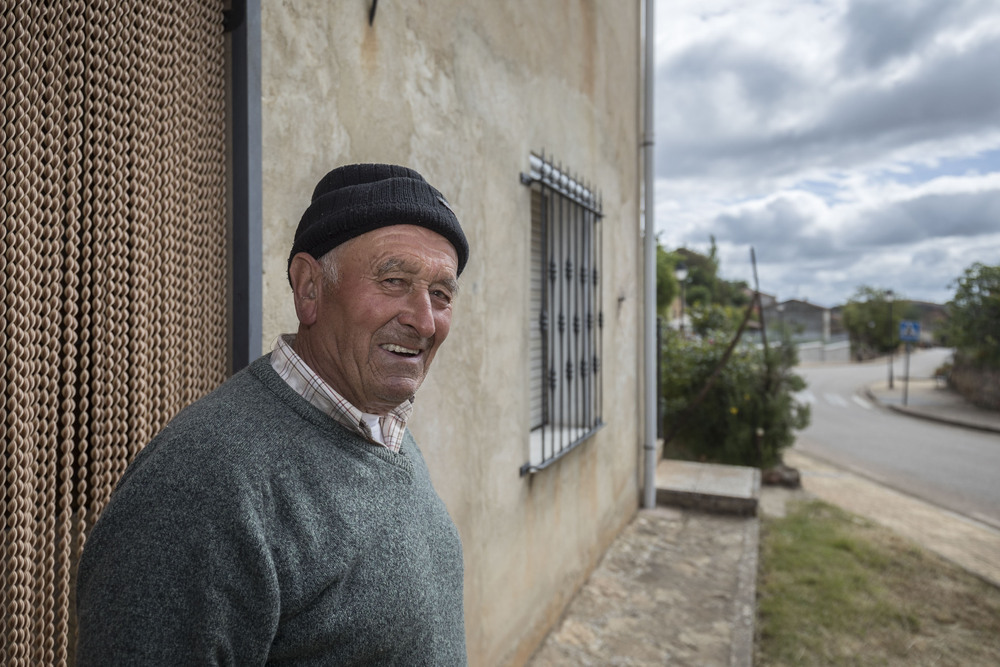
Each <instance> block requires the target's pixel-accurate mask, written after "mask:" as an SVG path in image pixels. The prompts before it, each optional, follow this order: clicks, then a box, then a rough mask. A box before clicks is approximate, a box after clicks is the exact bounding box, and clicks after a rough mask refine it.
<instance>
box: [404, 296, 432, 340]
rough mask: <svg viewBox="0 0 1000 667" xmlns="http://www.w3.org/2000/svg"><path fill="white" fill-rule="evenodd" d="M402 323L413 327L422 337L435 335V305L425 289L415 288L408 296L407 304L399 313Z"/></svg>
mask: <svg viewBox="0 0 1000 667" xmlns="http://www.w3.org/2000/svg"><path fill="white" fill-rule="evenodd" d="M399 322H400V324H404V325H406V326H408V327H413V329H414V330H415V331H416V332H417V334H418V335H420V337H422V338H430V337H431V336H433V335H434V329H435V323H434V307H433V305H432V304H431V295H430V294H429V293H428V292H426V291H423V290H413V291H412V292H410V294H409V295H408V296H407V299H406V306H405V308H404V309H403V312H401V313H400V314H399Z"/></svg>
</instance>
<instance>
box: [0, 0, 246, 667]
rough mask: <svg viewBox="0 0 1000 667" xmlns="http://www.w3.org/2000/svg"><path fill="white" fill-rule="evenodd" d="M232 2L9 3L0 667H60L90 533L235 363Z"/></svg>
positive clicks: (0, 164)
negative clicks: (229, 301)
mask: <svg viewBox="0 0 1000 667" xmlns="http://www.w3.org/2000/svg"><path fill="white" fill-rule="evenodd" d="M223 4H224V3H223V0H217V1H216V2H211V1H206V0H190V1H184V0H103V1H102V0H48V1H44V0H0V68H2V79H0V117H2V128H0V184H2V188H0V440H2V442H3V451H2V462H3V477H2V481H3V497H2V499H0V500H2V504H0V517H2V525H0V530H2V536H3V546H2V552H0V557H2V561H0V565H2V575H0V587H2V588H0V592H2V598H0V606H2V609H0V611H2V626H0V642H2V643H0V664H3V665H51V664H55V665H63V664H67V663H70V662H71V661H72V652H73V644H74V641H75V639H74V631H73V625H74V619H73V613H72V606H73V580H74V570H75V564H76V562H77V560H78V558H79V556H80V552H81V550H82V549H83V547H84V543H85V540H86V535H87V533H88V531H89V529H90V527H91V526H92V525H93V522H94V520H95V519H96V517H97V515H98V514H99V513H100V511H101V509H102V508H103V507H104V505H105V504H106V503H107V501H108V498H109V496H110V494H111V490H112V488H113V487H114V484H115V482H116V481H117V479H118V478H119V476H120V475H121V474H122V472H123V471H124V469H125V466H126V464H127V463H128V461H130V460H131V459H132V457H133V456H134V455H135V454H136V452H137V450H138V449H139V448H141V447H142V446H143V445H144V444H145V443H146V442H147V441H148V440H149V438H150V437H151V436H152V435H153V434H154V433H155V432H156V431H157V430H159V429H160V428H161V427H162V426H163V425H164V423H165V422H166V421H167V420H168V419H169V418H170V417H172V416H173V415H174V414H175V413H176V412H177V411H178V410H179V409H180V408H182V407H183V406H184V405H186V404H187V403H189V402H191V401H192V400H194V399H196V398H198V397H199V396H201V395H203V394H205V393H206V392H207V391H209V390H211V389H212V388H214V387H215V386H217V385H218V384H219V383H221V382H222V380H223V379H224V378H225V374H226V370H227V367H226V364H227V361H226V359H227V336H228V334H227V311H226V294H227V277H226V276H227V274H226V247H227V246H226V165H225V160H226V153H225V151H226V146H225V140H226V137H225V112H226V109H225V96H224V94H225V50H224V42H223V28H222V16H223V9H224V7H223Z"/></svg>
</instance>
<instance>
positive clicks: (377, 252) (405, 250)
mask: <svg viewBox="0 0 1000 667" xmlns="http://www.w3.org/2000/svg"><path fill="white" fill-rule="evenodd" d="M340 249H341V250H342V252H343V254H344V255H350V256H352V257H357V258H360V259H362V260H363V261H366V262H367V263H371V264H372V265H373V266H376V267H379V268H384V269H390V268H391V269H396V270H403V271H407V272H411V273H415V274H416V273H421V272H425V271H430V272H432V273H442V274H447V275H446V277H450V278H452V279H455V278H457V275H458V251H457V250H456V249H455V247H454V246H453V245H452V243H451V242H450V241H449V240H448V239H446V238H445V237H444V236H442V235H441V234H438V233H437V232H435V231H433V230H430V229H427V228H426V227H421V226H419V225H409V224H399V225H390V226H388V227H380V228H378V229H373V230H371V231H369V232H365V233H364V234H361V235H359V236H356V237H355V238H353V239H351V240H350V241H348V242H347V243H344V244H343V245H342V246H341V247H340Z"/></svg>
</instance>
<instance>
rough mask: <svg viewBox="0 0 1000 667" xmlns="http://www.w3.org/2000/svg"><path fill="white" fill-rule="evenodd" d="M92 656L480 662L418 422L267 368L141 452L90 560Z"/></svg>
mask: <svg viewBox="0 0 1000 667" xmlns="http://www.w3.org/2000/svg"><path fill="white" fill-rule="evenodd" d="M77 613H78V623H79V643H78V648H77V656H78V664H80V665H121V664H128V665H202V664H212V665H214V664H225V665H257V664H265V663H267V664H275V665H279V664H280V665H285V664H288V665H456V664H465V661H466V654H465V631H464V625H463V612H462V552H461V544H460V542H459V537H458V533H457V531H456V530H455V526H454V524H453V523H452V521H451V519H450V517H449V516H448V512H447V510H446V509H445V507H444V504H443V503H442V502H441V500H440V498H439V497H438V496H437V494H436V493H435V491H434V489H433V488H432V486H431V482H430V477H429V475H428V472H427V467H426V465H425V464H424V461H423V458H422V456H421V455H420V452H419V450H418V449H417V447H416V444H415V443H414V441H413V438H412V436H411V435H410V434H409V433H407V434H406V437H405V440H404V442H403V447H402V450H401V451H400V453H399V454H393V453H391V452H390V451H389V450H387V449H385V448H383V447H377V446H375V445H371V444H369V443H367V442H366V441H365V440H364V439H362V438H360V437H358V436H356V435H354V434H352V433H350V432H349V431H348V430H347V429H344V428H343V427H341V426H340V425H339V424H337V423H336V422H335V421H333V420H332V419H330V418H329V417H327V416H326V415H324V414H323V413H321V412H320V411H319V410H317V409H316V408H314V407H313V406H311V405H310V404H309V403H308V402H306V401H305V400H303V399H302V398H301V397H300V396H298V395H297V394H296V393H295V392H294V391H292V389H291V388H290V387H288V385H287V384H286V383H285V382H284V381H283V380H282V379H281V378H280V377H278V375H277V374H276V373H275V372H274V371H273V370H272V368H271V365H270V361H269V358H268V357H262V358H261V359H258V360H257V361H255V362H254V363H253V364H252V365H251V366H250V367H249V368H247V369H245V370H244V371H241V372H240V373H238V374H237V375H235V376H234V377H233V378H231V379H230V380H229V381H228V382H226V383H225V384H224V385H222V386H221V387H220V388H219V389H218V390H216V391H215V392H213V393H212V394H210V395H209V396H207V397H205V398H204V399H202V400H200V401H198V402H197V403H194V404H193V405H191V406H190V407H188V408H187V409H185V410H184V411H183V412H181V414H180V415H178V416H177V417H176V418H175V419H174V420H173V421H172V422H170V424H169V425H168V426H167V427H166V428H165V429H164V430H163V432H162V433H160V434H159V435H158V436H156V438H154V439H153V441H152V442H151V443H150V444H149V445H148V446H147V447H146V448H145V449H144V450H142V452H141V453H140V454H139V455H138V456H137V457H136V459H135V461H134V462H133V463H132V464H131V465H130V466H129V468H128V470H127V471H126V472H125V475H124V476H123V477H122V479H121V481H120V482H119V483H118V486H117V487H116V489H115V492H114V494H113V495H112V498H111V502H110V503H109V504H108V506H107V508H106V509H105V510H104V512H103V514H102V516H101V518H100V520H99V521H98V522H97V525H96V526H95V527H94V530H93V533H92V534H91V536H90V538H89V539H88V540H87V544H86V547H85V548H84V552H83V556H82V559H81V561H80V569H79V583H78V585H77Z"/></svg>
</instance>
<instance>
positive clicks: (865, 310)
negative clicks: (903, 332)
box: [843, 285, 908, 357]
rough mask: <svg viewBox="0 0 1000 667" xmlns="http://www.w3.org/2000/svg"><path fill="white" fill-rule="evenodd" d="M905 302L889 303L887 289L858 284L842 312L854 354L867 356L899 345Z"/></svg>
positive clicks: (885, 351)
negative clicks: (900, 323)
mask: <svg viewBox="0 0 1000 667" xmlns="http://www.w3.org/2000/svg"><path fill="white" fill-rule="evenodd" d="M907 305H908V304H907V302H905V301H897V302H896V303H893V304H892V305H891V306H890V304H889V299H888V290H884V289H876V288H874V287H869V286H867V285H862V286H861V287H859V288H858V289H857V291H855V293H854V296H852V297H851V298H850V300H849V301H848V302H847V305H845V306H844V314H843V322H844V328H845V329H847V333H848V335H849V336H850V339H851V348H852V350H853V351H854V353H855V355H856V356H859V357H867V356H871V355H875V354H883V353H887V352H890V351H892V350H894V349H895V348H896V347H897V346H898V345H899V322H900V320H901V319H903V318H902V314H903V312H904V311H905V309H906V307H907ZM890 312H891V319H890Z"/></svg>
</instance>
